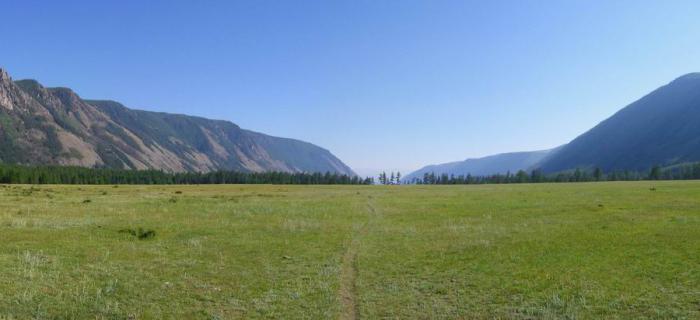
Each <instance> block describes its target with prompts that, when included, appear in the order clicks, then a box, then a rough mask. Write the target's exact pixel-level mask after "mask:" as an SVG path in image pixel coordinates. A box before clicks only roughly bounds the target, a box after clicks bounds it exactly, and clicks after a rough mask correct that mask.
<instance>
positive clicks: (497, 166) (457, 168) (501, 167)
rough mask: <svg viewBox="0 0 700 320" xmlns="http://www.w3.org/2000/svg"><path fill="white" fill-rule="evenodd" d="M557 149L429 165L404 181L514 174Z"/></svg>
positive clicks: (527, 168)
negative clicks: (442, 176)
mask: <svg viewBox="0 0 700 320" xmlns="http://www.w3.org/2000/svg"><path fill="white" fill-rule="evenodd" d="M554 150H557V149H552V150H542V151H532V152H513V153H503V154H498V155H493V156H488V157H483V158H478V159H467V160H464V161H457V162H450V163H444V164H437V165H429V166H426V167H423V168H421V169H419V170H416V171H415V172H412V173H410V174H408V175H407V176H406V177H405V178H404V180H405V181H411V180H412V179H413V178H423V175H424V174H425V173H435V174H436V175H441V174H448V175H455V176H459V175H465V176H466V175H468V174H471V175H472V176H487V175H493V174H499V173H500V174H505V173H507V172H511V173H515V172H517V171H518V170H529V169H531V168H533V167H534V166H536V165H537V164H539V163H540V162H541V161H542V160H544V159H545V158H547V156H548V155H550V154H552V152H553V151H554Z"/></svg>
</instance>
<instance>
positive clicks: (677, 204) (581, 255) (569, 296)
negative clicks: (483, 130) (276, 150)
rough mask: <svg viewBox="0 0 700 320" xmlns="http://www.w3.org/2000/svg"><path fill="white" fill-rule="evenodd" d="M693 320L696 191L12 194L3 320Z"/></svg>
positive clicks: (698, 241)
mask: <svg viewBox="0 0 700 320" xmlns="http://www.w3.org/2000/svg"><path fill="white" fill-rule="evenodd" d="M32 318H34V319H161V318H164V319H239V318H252V319H258V318H262V319H385V318H388V319H482V318H483V319H494V318H495V319H600V318H618V319H643V318H646V319H698V318H700V182H697V181H683V182H650V181H645V182H618V183H581V184H576V183H571V184H531V185H530V184H522V185H471V186H469V185H468V186H415V185H414V186H282V185H245V186H243V185H219V186H54V185H41V186H25V185H23V186H17V185H10V186H0V319H32Z"/></svg>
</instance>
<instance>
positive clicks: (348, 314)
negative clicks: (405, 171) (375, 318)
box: [340, 197, 377, 320]
mask: <svg viewBox="0 0 700 320" xmlns="http://www.w3.org/2000/svg"><path fill="white" fill-rule="evenodd" d="M367 211H368V212H369V214H370V218H369V220H368V222H367V223H365V224H364V225H362V226H361V227H360V228H359V229H358V230H357V231H355V234H354V235H353V238H352V241H351V242H350V246H348V249H347V250H346V251H345V254H344V255H343V264H342V267H341V272H340V299H341V303H342V304H343V309H342V311H341V313H340V319H341V320H355V319H359V318H360V312H359V304H358V303H359V301H358V293H357V273H358V265H357V253H358V251H359V247H360V242H361V241H362V238H363V237H364V236H365V235H366V234H367V230H368V226H369V224H370V223H371V222H372V220H373V219H374V217H376V216H377V209H376V208H375V206H374V202H373V199H372V198H371V197H370V198H369V201H368V202H367Z"/></svg>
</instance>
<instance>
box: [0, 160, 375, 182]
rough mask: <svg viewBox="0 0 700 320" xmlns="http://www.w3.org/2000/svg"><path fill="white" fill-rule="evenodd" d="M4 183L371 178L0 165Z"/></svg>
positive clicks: (262, 180) (277, 180)
mask: <svg viewBox="0 0 700 320" xmlns="http://www.w3.org/2000/svg"><path fill="white" fill-rule="evenodd" d="M0 183H3V184H356V185H359V184H374V179H372V178H360V177H358V176H349V175H344V174H337V173H331V172H326V173H318V172H316V173H305V172H298V173H289V172H238V171H213V172H206V173H203V172H180V173H169V172H164V171H160V170H120V169H103V168H84V167H68V166H20V165H4V164H0Z"/></svg>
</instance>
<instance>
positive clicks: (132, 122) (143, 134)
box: [0, 69, 354, 175]
mask: <svg viewBox="0 0 700 320" xmlns="http://www.w3.org/2000/svg"><path fill="white" fill-rule="evenodd" d="M0 163H12V164H27V165H39V164H42V165H44V164H55V165H75V166H85V167H108V168H124V169H159V170H165V171H170V172H182V171H201V172H206V171H213V170H220V169H221V170H237V171H245V172H260V171H284V172H333V173H339V174H347V175H354V172H353V171H352V170H351V169H350V168H349V167H348V166H347V165H345V164H344V163H343V162H342V161H340V160H339V159H338V158H336V157H335V156H334V155H333V154H331V153H330V152H329V151H328V150H326V149H323V148H320V147H318V146H315V145H313V144H310V143H307V142H303V141H298V140H293V139H286V138H278V137H272V136H268V135H265V134H262V133H257V132H253V131H249V130H244V129H241V128H240V127H238V126H237V125H235V124H233V123H231V122H228V121H219V120H209V119H204V118H199V117H192V116H186V115H175V114H167V113H158V112H148V111H139V110H133V109H129V108H126V107H125V106H123V105H121V104H119V103H117V102H114V101H98V100H83V99H81V98H80V97H79V96H78V95H77V94H76V93H75V92H73V91H72V90H71V89H68V88H45V87H43V86H42V85H41V84H39V83H38V82H37V81H35V80H22V81H12V79H11V78H10V76H9V75H8V74H7V72H5V71H4V70H2V69H0Z"/></svg>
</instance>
